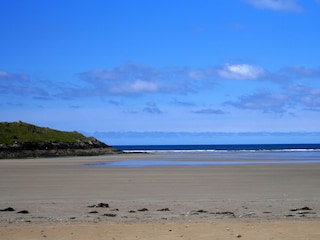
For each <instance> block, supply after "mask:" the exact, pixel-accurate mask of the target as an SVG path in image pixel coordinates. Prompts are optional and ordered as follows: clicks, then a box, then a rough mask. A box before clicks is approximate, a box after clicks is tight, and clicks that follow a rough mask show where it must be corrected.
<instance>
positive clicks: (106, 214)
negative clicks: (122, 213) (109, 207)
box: [103, 213, 117, 217]
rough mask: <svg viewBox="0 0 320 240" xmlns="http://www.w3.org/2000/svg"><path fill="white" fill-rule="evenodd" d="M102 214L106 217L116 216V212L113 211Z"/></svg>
mask: <svg viewBox="0 0 320 240" xmlns="http://www.w3.org/2000/svg"><path fill="white" fill-rule="evenodd" d="M103 216H106V217H116V216H117V214H114V213H105V214H103Z"/></svg>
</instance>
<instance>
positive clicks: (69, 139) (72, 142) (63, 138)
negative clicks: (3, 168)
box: [0, 121, 120, 158]
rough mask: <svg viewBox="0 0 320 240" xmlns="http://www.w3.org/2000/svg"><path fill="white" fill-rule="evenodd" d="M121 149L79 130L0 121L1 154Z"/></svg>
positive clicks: (41, 154) (75, 153)
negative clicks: (62, 129)
mask: <svg viewBox="0 0 320 240" xmlns="http://www.w3.org/2000/svg"><path fill="white" fill-rule="evenodd" d="M119 152H120V151H118V150H116V149H114V148H112V147H110V146H108V145H106V144H104V143H102V142H100V141H98V140H97V139H95V138H93V137H85V136H84V135H82V134H80V133H78V132H65V131H59V130H54V129H50V128H46V127H38V126H35V125H32V124H29V123H24V122H21V121H19V122H0V158H17V157H19V158H21V157H44V156H45V157H48V156H79V155H102V154H110V153H119Z"/></svg>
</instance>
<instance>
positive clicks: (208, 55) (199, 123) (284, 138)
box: [0, 0, 320, 145]
mask: <svg viewBox="0 0 320 240" xmlns="http://www.w3.org/2000/svg"><path fill="white" fill-rule="evenodd" d="M0 11H1V14H0V32H1V35H0V121H8V122H12V121H19V120H21V121H24V122H28V123H32V124H36V125H40V126H45V127H50V128H55V129H59V130H64V131H79V132H82V133H84V134H86V135H93V136H96V137H97V138H98V139H100V140H103V141H104V142H106V143H107V144H111V145H135V144H219V143H221V144H234V143H239V144H241V143H320V124H319V120H320V61H319V59H320V47H319V43H320V1H319V0H306V1H299V0H260V1H258V0H228V1H226V0H214V1H212V0H189V1H185V0H184V1H182V0H175V1H172V0H161V1H157V0H154V1H149V0H135V1H131V0H108V1H104V0H91V1H83V0H78V1H62V0H55V1H41V0H29V1H21V0H3V1H1V2H0Z"/></svg>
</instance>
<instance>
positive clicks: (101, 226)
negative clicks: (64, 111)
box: [0, 153, 320, 239]
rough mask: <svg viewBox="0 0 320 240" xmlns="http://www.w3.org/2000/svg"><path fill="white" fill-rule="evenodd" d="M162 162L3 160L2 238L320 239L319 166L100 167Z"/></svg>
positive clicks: (127, 157)
mask: <svg viewBox="0 0 320 240" xmlns="http://www.w3.org/2000/svg"><path fill="white" fill-rule="evenodd" d="M195 157H196V156H195V155H193V158H192V160H194V159H195ZM159 158H161V159H169V160H172V159H173V158H172V156H171V155H170V156H169V155H168V154H162V155H159V154H141V153H135V154H133V153H132V154H121V155H106V156H98V157H68V158H44V159H40V158H39V159H11V160H1V161H0V193H1V194H0V210H2V211H1V212H0V239H43V238H46V239H88V238H90V239H235V238H243V239H319V238H320V230H319V229H320V218H319V217H320V191H319V186H320V178H319V176H320V175H319V173H320V164H318V163H307V164H303V163H297V164H238V165H237V164H227V165H223V164H222V165H199V166H189V165H179V166H169V165H161V166H148V167H121V166H116V167H97V166H96V165H95V164H96V163H113V162H118V161H129V162H130V161H136V160H137V159H138V160H139V161H154V160H158V159H159ZM203 159H205V160H204V161H211V160H210V159H211V158H210V154H209V155H206V158H202V160H203ZM174 160H175V161H180V160H181V161H182V160H184V161H191V160H188V159H187V160H186V158H185V155H179V154H176V155H174ZM222 160H223V161H226V160H227V159H226V158H224V159H222ZM229 160H230V161H236V160H239V159H229ZM255 160H257V159H252V161H255ZM90 164H92V165H90ZM9 208H12V209H9ZM10 210H11V211H10Z"/></svg>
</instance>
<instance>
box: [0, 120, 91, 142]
mask: <svg viewBox="0 0 320 240" xmlns="http://www.w3.org/2000/svg"><path fill="white" fill-rule="evenodd" d="M85 139H86V137H85V136H83V135H82V134H80V133H78V132H64V131H58V130H54V129H50V128H44V127H38V126H35V125H32V124H28V123H24V122H21V121H19V122H11V123H9V122H1V123H0V144H14V143H22V142H24V143H25V142H68V143H71V142H75V141H77V140H85Z"/></svg>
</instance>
